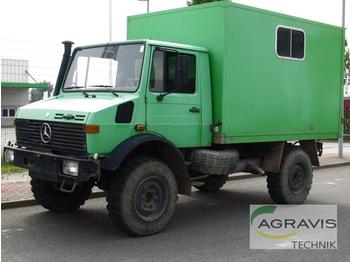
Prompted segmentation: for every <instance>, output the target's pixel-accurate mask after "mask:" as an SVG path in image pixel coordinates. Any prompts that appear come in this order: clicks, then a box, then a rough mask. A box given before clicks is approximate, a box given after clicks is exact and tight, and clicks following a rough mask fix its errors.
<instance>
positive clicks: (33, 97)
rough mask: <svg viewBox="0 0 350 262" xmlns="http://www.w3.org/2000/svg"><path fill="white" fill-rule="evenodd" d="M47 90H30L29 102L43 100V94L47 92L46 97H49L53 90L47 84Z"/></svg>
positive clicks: (50, 85) (51, 86)
mask: <svg viewBox="0 0 350 262" xmlns="http://www.w3.org/2000/svg"><path fill="white" fill-rule="evenodd" d="M48 84H49V85H48V87H47V88H32V90H31V91H30V102H31V103H33V102H36V101H39V100H41V99H43V98H44V93H45V92H47V96H48V97H50V94H51V92H52V90H53V85H52V84H51V83H48Z"/></svg>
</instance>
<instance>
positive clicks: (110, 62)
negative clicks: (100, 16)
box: [108, 0, 112, 85]
mask: <svg viewBox="0 0 350 262" xmlns="http://www.w3.org/2000/svg"><path fill="white" fill-rule="evenodd" d="M108 11H109V36H108V41H109V43H112V0H109V10H108ZM108 76H109V85H111V84H112V61H111V60H109V74H108Z"/></svg>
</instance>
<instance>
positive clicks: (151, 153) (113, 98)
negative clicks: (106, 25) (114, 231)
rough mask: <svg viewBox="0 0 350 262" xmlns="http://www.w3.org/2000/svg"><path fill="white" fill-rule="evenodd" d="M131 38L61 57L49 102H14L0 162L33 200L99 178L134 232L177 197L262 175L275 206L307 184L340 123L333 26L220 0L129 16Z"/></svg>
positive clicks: (78, 190)
mask: <svg viewBox="0 0 350 262" xmlns="http://www.w3.org/2000/svg"><path fill="white" fill-rule="evenodd" d="M127 38H128V40H127V41H125V42H120V43H107V44H100V45H91V46H83V47H77V48H75V49H74V50H73V52H72V53H71V45H72V43H71V42H65V43H64V44H65V53H64V56H63V59H62V64H61V68H60V71H59V74H58V78H57V83H56V86H55V90H54V94H53V97H50V98H48V99H45V100H42V101H39V102H35V103H32V104H29V105H26V106H23V107H21V108H20V109H19V110H18V111H17V114H16V118H15V125H16V135H17V140H16V142H13V143H12V144H11V145H9V146H7V147H5V149H4V159H5V161H7V162H9V163H13V164H14V165H17V166H21V167H25V168H28V169H29V175H30V177H31V185H32V191H33V194H34V197H35V199H36V200H37V201H38V202H39V203H40V204H41V205H42V206H43V207H45V208H47V209H49V210H51V211H54V212H64V211H72V210H76V209H78V208H79V207H80V206H81V205H83V204H84V201H85V200H87V199H88V197H89V195H90V193H91V189H92V187H93V186H97V187H99V188H100V189H102V190H105V191H106V192H107V203H108V205H107V209H108V212H109V215H110V217H111V219H112V221H113V222H114V223H115V224H116V225H117V226H119V227H120V228H122V229H123V230H124V231H126V232H127V233H129V234H131V235H136V236H142V235H149V234H153V233H156V232H158V231H160V230H161V229H163V228H164V227H165V226H166V225H167V224H168V222H169V221H170V219H171V218H172V216H173V214H174V212H175V207H176V202H177V195H178V194H185V195H190V194H191V188H192V186H194V187H195V188H197V189H198V190H200V191H203V192H212V191H217V190H219V189H220V188H221V187H222V186H223V185H224V184H225V182H226V180H227V178H228V176H229V175H231V174H234V173H237V172H248V173H255V174H261V175H265V176H266V177H267V188H268V192H269V194H270V196H271V198H272V199H273V200H274V201H275V202H276V203H285V204H300V203H303V201H304V200H305V199H306V197H307V196H308V194H309V191H310V189H311V183H312V170H313V169H312V166H318V165H319V160H318V155H319V154H321V152H322V144H321V143H319V142H318V141H319V140H321V139H334V138H337V137H338V136H339V135H340V130H341V111H340V110H341V103H340V101H341V99H342V88H341V87H342V81H343V77H342V76H343V65H342V55H343V44H344V34H343V30H342V29H341V28H338V27H335V26H331V25H326V24H321V23H317V22H313V21H308V20H305V19H299V18H295V17H291V16H286V15H282V14H278V13H274V12H270V11H265V10H260V9H256V8H251V7H248V6H243V5H238V4H235V3H231V2H228V1H222V2H217V3H212V4H203V5H198V6H192V7H186V8H180V9H175V10H170V11H163V12H156V13H150V14H145V15H138V16H131V17H129V18H128V30H127Z"/></svg>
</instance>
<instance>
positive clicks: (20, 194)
mask: <svg viewBox="0 0 350 262" xmlns="http://www.w3.org/2000/svg"><path fill="white" fill-rule="evenodd" d="M337 153H338V144H337V143H333V142H326V143H324V155H323V156H322V157H321V158H320V162H321V166H327V165H331V164H337V163H344V162H350V143H345V144H344V158H343V159H339V158H338V155H337ZM94 190H95V191H96V190H97V188H95V189H94ZM28 199H33V196H32V192H31V190H30V184H29V176H28V174H27V173H22V174H11V175H2V180H1V202H2V203H4V202H11V201H21V200H28Z"/></svg>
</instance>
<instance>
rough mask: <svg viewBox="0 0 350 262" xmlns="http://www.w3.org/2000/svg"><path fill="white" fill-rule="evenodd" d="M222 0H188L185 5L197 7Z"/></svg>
mask: <svg viewBox="0 0 350 262" xmlns="http://www.w3.org/2000/svg"><path fill="white" fill-rule="evenodd" d="M219 1H222V0H190V1H187V5H188V6H190V5H199V4H205V3H211V2H219Z"/></svg>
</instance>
